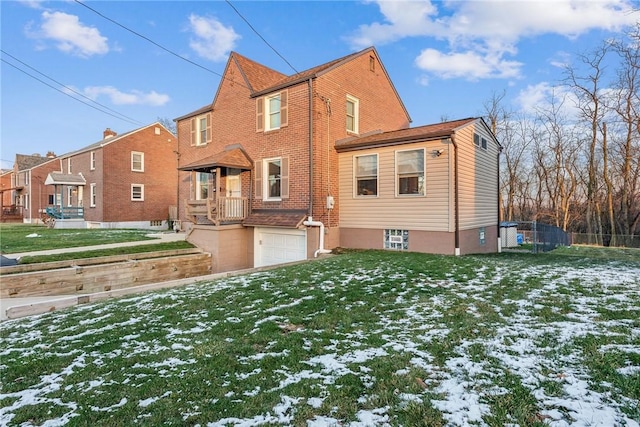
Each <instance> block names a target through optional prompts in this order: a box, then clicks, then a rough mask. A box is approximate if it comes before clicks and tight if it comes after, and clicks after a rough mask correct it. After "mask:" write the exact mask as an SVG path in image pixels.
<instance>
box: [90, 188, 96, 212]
mask: <svg viewBox="0 0 640 427" xmlns="http://www.w3.org/2000/svg"><path fill="white" fill-rule="evenodd" d="M89 189H90V193H89V206H91V207H92V208H93V207H95V206H96V199H97V192H96V185H95V184H91V185H90V186H89Z"/></svg>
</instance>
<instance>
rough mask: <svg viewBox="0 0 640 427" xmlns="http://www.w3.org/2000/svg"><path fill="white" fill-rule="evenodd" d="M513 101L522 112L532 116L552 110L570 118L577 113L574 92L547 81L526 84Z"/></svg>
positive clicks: (576, 115) (574, 116)
mask: <svg viewBox="0 0 640 427" xmlns="http://www.w3.org/2000/svg"><path fill="white" fill-rule="evenodd" d="M515 102H516V104H518V105H519V106H520V110H521V111H522V112H523V113H525V114H530V115H532V116H533V115H535V114H536V113H538V112H544V111H552V110H556V111H558V113H559V114H560V115H561V116H563V117H565V118H570V119H571V118H576V117H578V115H579V112H578V109H577V107H576V106H577V100H576V96H575V94H574V93H573V92H571V91H570V90H569V88H567V87H566V86H554V85H552V84H550V83H549V82H541V83H538V84H535V85H529V86H527V87H526V88H525V89H523V90H521V91H520V93H519V94H518V96H517V97H516V99H515Z"/></svg>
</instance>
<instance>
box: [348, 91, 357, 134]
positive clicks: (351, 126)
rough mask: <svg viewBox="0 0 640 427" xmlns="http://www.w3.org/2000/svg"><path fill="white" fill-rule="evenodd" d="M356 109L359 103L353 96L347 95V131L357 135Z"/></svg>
mask: <svg viewBox="0 0 640 427" xmlns="http://www.w3.org/2000/svg"><path fill="white" fill-rule="evenodd" d="M358 107H359V101H358V99H357V98H354V97H353V96H349V95H347V131H348V132H353V133H358Z"/></svg>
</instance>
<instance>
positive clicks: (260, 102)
mask: <svg viewBox="0 0 640 427" xmlns="http://www.w3.org/2000/svg"><path fill="white" fill-rule="evenodd" d="M263 130H264V98H258V99H256V132H262V131H263Z"/></svg>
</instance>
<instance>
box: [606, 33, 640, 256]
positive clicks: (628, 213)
mask: <svg viewBox="0 0 640 427" xmlns="http://www.w3.org/2000/svg"><path fill="white" fill-rule="evenodd" d="M613 49H614V51H615V52H616V54H617V55H618V57H619V58H620V60H621V63H620V66H619V67H618V70H617V79H616V82H615V84H614V90H613V96H612V105H611V107H612V110H613V111H614V115H615V119H616V121H619V122H620V126H619V131H618V132H616V136H617V137H618V138H617V139H618V143H617V150H618V153H619V158H620V162H619V165H618V171H619V184H618V185H619V189H618V193H619V199H620V214H619V215H618V216H617V218H618V223H619V226H620V233H621V234H622V235H623V236H626V239H627V240H626V241H625V244H630V243H631V242H630V241H631V239H633V237H634V235H635V234H636V233H638V232H640V230H638V226H639V225H640V95H639V91H640V24H637V25H636V27H635V28H634V29H633V30H631V31H630V32H629V34H628V37H627V39H623V40H617V41H615V42H614V43H613Z"/></svg>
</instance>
